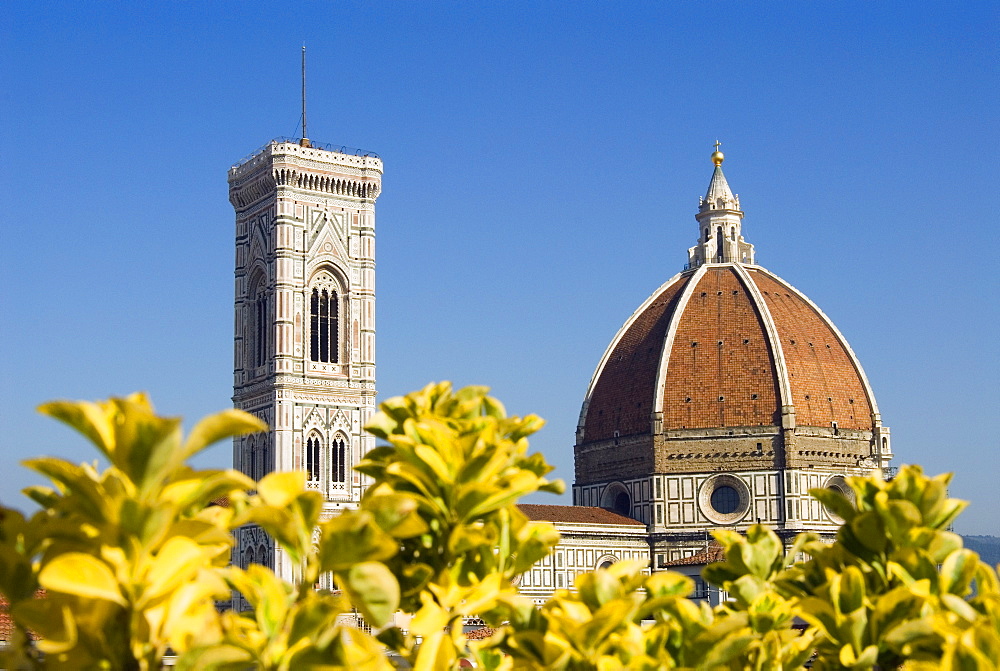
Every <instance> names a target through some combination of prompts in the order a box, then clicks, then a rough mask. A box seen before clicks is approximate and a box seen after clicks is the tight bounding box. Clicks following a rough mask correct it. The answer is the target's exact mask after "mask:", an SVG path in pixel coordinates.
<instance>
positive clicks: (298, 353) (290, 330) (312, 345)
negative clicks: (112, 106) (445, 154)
mask: <svg viewBox="0 0 1000 671" xmlns="http://www.w3.org/2000/svg"><path fill="white" fill-rule="evenodd" d="M381 180H382V161H381V159H380V158H379V157H378V156H377V155H376V154H373V153H371V152H367V153H366V152H361V151H355V150H351V149H348V148H346V147H336V148H334V147H329V146H316V145H314V144H313V143H311V142H310V141H309V140H307V139H305V138H303V139H302V140H293V139H288V138H279V139H275V140H272V141H271V142H269V143H268V144H266V145H265V146H264V147H262V148H261V149H259V150H257V151H256V152H254V153H253V154H252V155H251V156H249V157H248V158H246V159H244V160H243V161H241V162H239V163H238V164H236V165H235V166H233V167H232V168H231V169H230V170H229V200H230V202H231V203H232V205H233V207H234V208H235V210H236V264H235V265H236V273H235V275H236V276H235V280H236V282H235V320H234V326H235V333H234V363H233V372H234V380H233V402H234V404H235V407H237V408H239V409H242V410H245V411H247V412H250V413H252V414H254V415H256V416H258V417H260V418H261V419H263V420H264V421H266V422H267V423H268V425H269V426H270V427H271V431H270V432H269V433H268V434H266V435H264V434H258V435H254V436H246V437H241V438H237V439H235V441H234V444H233V464H234V467H235V468H237V469H239V470H241V471H242V472H244V473H246V474H247V475H249V476H251V477H253V478H258V479H259V478H261V477H263V476H264V475H266V474H267V473H269V472H271V471H275V470H280V471H286V470H301V471H305V473H306V480H307V486H308V487H310V488H312V489H316V490H317V491H319V492H321V493H322V494H323V497H324V500H325V504H324V509H325V510H324V513H325V514H326V515H332V514H333V513H334V511H335V510H337V509H339V508H350V507H354V506H355V505H356V504H357V502H358V501H359V499H360V497H361V492H362V491H363V489H364V484H365V483H363V482H362V481H361V476H360V475H359V474H357V473H354V472H353V470H352V469H351V466H352V465H353V464H356V463H357V462H358V460H359V459H360V457H361V456H362V455H363V454H364V453H366V452H367V451H368V450H369V449H371V448H372V447H374V438H373V437H371V436H369V435H367V434H365V433H364V431H363V430H362V428H361V427H362V426H364V424H365V422H366V421H367V420H368V418H369V417H370V416H371V415H372V414H374V412H375V200H376V199H377V198H378V196H379V193H380V191H381ZM234 562H235V563H238V564H240V565H243V566H245V565H247V564H248V563H251V562H256V563H260V564H266V565H269V566H271V567H272V568H274V569H275V570H276V571H277V572H278V574H279V575H281V576H282V577H285V578H290V577H291V575H290V570H291V567H289V566H286V565H285V562H284V561H283V558H282V556H281V554H280V552H277V551H276V550H275V549H274V546H273V543H272V542H271V541H270V539H268V538H267V537H266V536H265V535H264V534H263V532H261V531H260V530H259V529H256V528H253V527H247V528H245V529H243V530H241V533H240V534H239V538H238V540H237V548H236V550H235V554H234Z"/></svg>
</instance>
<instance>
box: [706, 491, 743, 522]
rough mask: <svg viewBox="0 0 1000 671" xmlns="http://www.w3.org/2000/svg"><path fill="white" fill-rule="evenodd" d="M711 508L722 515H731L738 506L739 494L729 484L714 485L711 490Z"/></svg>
mask: <svg viewBox="0 0 1000 671" xmlns="http://www.w3.org/2000/svg"><path fill="white" fill-rule="evenodd" d="M712 508H714V509H715V512H717V513H719V514H722V515H732V514H733V513H735V512H736V511H737V510H739V508H740V494H739V492H737V491H736V490H735V489H733V488H732V487H730V486H729V485H722V486H720V487H716V488H715V490H714V491H713V492H712Z"/></svg>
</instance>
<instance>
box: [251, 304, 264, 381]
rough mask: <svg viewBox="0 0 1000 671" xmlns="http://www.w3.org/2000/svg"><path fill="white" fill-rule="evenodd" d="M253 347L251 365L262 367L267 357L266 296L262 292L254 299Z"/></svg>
mask: <svg viewBox="0 0 1000 671" xmlns="http://www.w3.org/2000/svg"><path fill="white" fill-rule="evenodd" d="M253 307H254V347H253V365H254V368H256V367H257V366H263V365H264V360H265V358H266V357H267V296H266V295H265V294H264V291H263V290H259V291H258V292H257V297H256V298H254V305H253Z"/></svg>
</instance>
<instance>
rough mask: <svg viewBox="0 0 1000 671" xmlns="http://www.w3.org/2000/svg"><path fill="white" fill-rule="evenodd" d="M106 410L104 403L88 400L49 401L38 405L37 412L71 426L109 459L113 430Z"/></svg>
mask: <svg viewBox="0 0 1000 671" xmlns="http://www.w3.org/2000/svg"><path fill="white" fill-rule="evenodd" d="M108 410H109V408H108V407H107V406H106V405H105V406H100V405H98V404H96V403H90V402H88V401H50V402H49V403H43V404H42V405H40V406H38V412H40V413H42V414H43V415H48V416H49V417H53V418H55V419H58V420H59V421H61V422H63V423H65V424H68V425H69V426H71V427H73V428H74V429H76V430H77V431H79V432H80V433H82V434H83V435H84V436H86V437H87V438H88V439H89V440H90V442H92V443H93V444H94V445H96V446H97V448H98V449H99V450H100V451H101V453H102V454H103V455H104V456H106V457H108V458H109V459H110V458H111V454H112V452H113V451H114V449H115V431H114V427H113V425H112V422H111V418H110V417H109V412H108Z"/></svg>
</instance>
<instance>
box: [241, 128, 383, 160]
mask: <svg viewBox="0 0 1000 671" xmlns="http://www.w3.org/2000/svg"><path fill="white" fill-rule="evenodd" d="M283 142H287V143H290V144H299V140H298V139H297V138H294V137H285V136H283V135H281V136H278V137H276V138H274V139H273V140H271V141H270V142H268V143H267V144H265V145H264V146H263V147H261V148H260V149H258V150H256V151H254V152H253V153H251V154H249V155H248V156H246V157H244V158H242V159H240V160H239V161H238V162H236V163H235V164H233V167H234V168H238V167H240V166H241V165H244V164H246V163H249V162H250V161H252V160H254V159H255V158H257V157H258V156H260V155H261V154H263V153H264V151H265V150H267V148H268V147H270V146H271V145H275V144H280V143H283ZM309 147H310V148H312V149H323V150H324V151H333V152H337V153H338V154H348V155H351V156H370V157H372V158H378V159H380V158H382V157H381V156H379V155H378V154H376V153H375V152H373V151H367V150H365V149H357V148H356V147H348V146H347V145H339V146H338V145H334V144H330V143H328V142H313V141H312V140H310V141H309Z"/></svg>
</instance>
